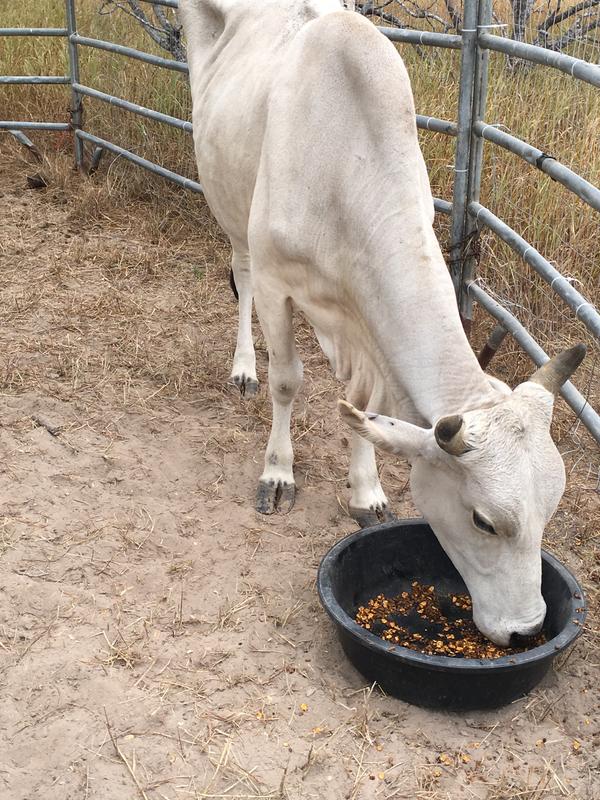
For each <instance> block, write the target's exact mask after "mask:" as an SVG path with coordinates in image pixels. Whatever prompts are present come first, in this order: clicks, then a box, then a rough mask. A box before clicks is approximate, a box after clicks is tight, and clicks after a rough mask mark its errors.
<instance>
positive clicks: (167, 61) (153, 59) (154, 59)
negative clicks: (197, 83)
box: [69, 33, 188, 74]
mask: <svg viewBox="0 0 600 800" xmlns="http://www.w3.org/2000/svg"><path fill="white" fill-rule="evenodd" d="M69 41H70V42H71V43H72V44H76V45H81V46H83V47H93V48H95V49H97V50H106V51H107V52H109V53H116V54H117V55H120V56H127V58H135V59H137V60H138V61H144V62H145V63H146V64H154V65H155V66H156V67H164V68H165V69H172V70H175V71H176V72H185V73H186V74H187V72H188V67H187V64H185V63H184V62H182V61H175V59H174V58H162V56H155V55H152V53H146V52H145V51H144V50H136V49H135V48H134V47H125V45H122V44H114V42H106V41H104V39H91V38H90V37H89V36H79V34H78V33H72V34H71V36H69Z"/></svg>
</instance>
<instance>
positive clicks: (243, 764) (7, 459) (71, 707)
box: [0, 143, 600, 800]
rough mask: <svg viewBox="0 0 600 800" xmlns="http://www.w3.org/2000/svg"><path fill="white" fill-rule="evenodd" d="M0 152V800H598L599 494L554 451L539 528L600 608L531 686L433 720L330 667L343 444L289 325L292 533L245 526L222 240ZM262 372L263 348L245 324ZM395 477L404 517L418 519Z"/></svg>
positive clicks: (268, 521) (313, 359)
mask: <svg viewBox="0 0 600 800" xmlns="http://www.w3.org/2000/svg"><path fill="white" fill-rule="evenodd" d="M3 148H4V149H2V150H0V205H1V209H0V260H1V263H2V270H1V272H0V281H1V292H2V303H1V311H0V313H1V318H2V326H1V328H0V337H1V346H0V387H1V394H0V407H1V412H0V470H1V481H2V507H1V509H0V554H1V566H2V580H1V582H0V694H1V699H0V797H1V798H3V799H4V798H6V800H34V798H35V799H36V800H37V798H44V800H87V798H90V800H91V799H92V798H94V799H97V800H100V799H101V798H102V799H104V798H106V800H131V799H132V798H147V800H159V798H163V799H166V798H168V800H176V799H177V800H179V799H182V800H183V799H184V798H219V797H230V798H240V800H241V798H282V799H283V798H288V800H304V799H305V798H306V800H308V798H323V800H342V798H347V799H348V800H351V799H352V800H354V799H356V800H358V799H360V800H370V798H381V800H383V798H423V799H428V798H431V800H439V799H440V798H452V800H454V798H482V799H483V798H487V799H488V800H501V799H503V798H507V799H508V798H526V799H529V800H534V799H535V800H537V799H538V798H555V797H556V798H558V797H572V798H579V799H580V800H591V799H592V798H598V797H600V776H599V764H600V761H599V758H600V757H599V752H600V748H599V747H598V744H599V741H598V738H599V736H600V715H599V711H600V708H599V698H600V686H599V683H598V674H599V664H598V661H599V643H600V642H599V636H598V632H597V615H596V613H595V609H596V607H597V598H598V582H599V579H600V564H599V561H598V555H597V552H598V550H597V545H598V536H599V534H598V527H597V523H595V522H594V519H596V520H597V518H598V495H597V492H596V485H595V478H594V474H593V470H594V469H595V470H596V474H597V460H596V465H595V466H594V461H593V459H594V457H595V456H594V453H593V451H591V450H590V451H589V452H588V451H581V449H580V448H576V447H574V446H573V442H572V441H571V440H570V439H565V440H564V441H563V443H562V444H561V447H562V448H563V450H564V451H565V452H566V454H567V455H566V458H567V462H568V464H569V468H570V470H571V473H570V484H569V490H568V492H567V495H566V497H565V500H564V502H563V505H562V507H561V510H560V512H559V514H558V515H557V517H556V520H555V522H554V523H553V525H552V527H551V529H550V530H549V531H548V535H547V543H546V544H547V546H548V547H549V549H551V550H553V551H554V552H557V553H558V554H559V555H560V556H561V557H562V558H563V559H564V560H565V561H566V562H567V563H568V564H569V565H570V566H571V568H572V569H574V570H575V572H576V573H577V574H578V575H579V576H580V577H581V578H582V579H583V582H584V585H585V586H586V588H587V590H588V593H589V595H590V598H591V601H592V605H593V613H592V615H591V617H590V622H589V625H588V629H587V630H586V632H585V634H584V636H583V637H582V639H581V640H580V642H579V644H578V645H577V647H576V648H575V649H574V650H573V651H572V652H571V653H570V654H569V655H568V656H567V657H566V658H565V659H563V660H562V662H561V664H560V665H558V667H557V670H556V671H555V672H553V673H552V674H551V675H550V676H549V677H548V678H547V679H546V680H545V681H544V683H543V685H542V686H540V687H539V688H538V689H537V690H536V691H534V692H533V693H532V694H531V695H530V696H529V697H528V698H525V699H523V700H520V701H518V702H516V703H514V704H513V705H511V706H509V707H508V708H505V709H503V710H501V711H495V712H490V713H469V714H467V715H465V714H446V713H433V712H431V711H425V710H422V709H419V708H416V707H411V706H409V705H406V704H404V703H402V702H400V701H397V700H394V699H391V698H388V697H384V696H383V695H382V694H381V693H380V692H379V691H378V690H377V689H373V690H372V689H371V688H370V687H369V686H366V685H365V681H364V679H363V678H361V676H360V675H359V674H358V673H357V672H355V671H354V669H353V668H352V667H351V666H350V665H349V664H348V663H347V662H346V660H345V658H344V656H343V654H342V652H341V649H340V647H339V645H338V643H337V641H336V639H335V637H334V634H333V631H332V628H331V626H330V624H329V622H328V621H327V619H326V617H325V615H324V613H323V611H322V610H321V608H320V606H319V602H318V599H317V596H316V591H315V576H316V569H317V566H318V563H319V560H320V558H321V556H322V555H323V554H324V553H325V551H326V550H327V548H328V547H329V546H330V545H331V544H333V542H334V541H336V540H337V539H339V538H340V537H341V536H343V535H344V534H346V533H348V532H350V531H352V530H353V527H354V526H353V523H352V522H351V521H350V520H349V519H348V518H347V517H346V516H345V514H344V504H345V502H346V500H345V489H344V473H345V468H346V465H347V459H348V451H347V440H346V431H345V430H344V429H343V428H342V426H341V424H340V423H339V422H338V419H337V416H336V413H335V411H334V401H335V398H336V396H337V394H338V393H339V391H340V390H339V387H336V385H335V383H334V382H333V381H332V379H331V378H330V377H329V375H328V373H327V371H326V369H325V368H324V365H323V361H322V359H321V357H320V355H319V354H318V352H317V350H316V349H315V347H314V344H313V343H312V339H311V338H310V337H309V336H308V334H307V333H305V332H302V333H301V337H300V338H301V340H302V346H303V351H304V354H305V361H306V375H307V380H306V384H305V387H304V390H303V394H302V397H301V399H300V401H299V403H298V411H297V414H296V421H295V424H294V438H295V440H296V450H297V466H298V474H299V478H300V484H301V491H300V493H299V497H298V500H297V504H296V507H295V508H294V510H293V512H292V514H291V515H289V516H288V517H282V516H278V517H276V518H264V517H259V516H258V515H257V514H255V512H254V511H253V508H252V499H253V495H254V488H255V482H256V479H257V477H258V475H259V473H260V468H261V461H262V450H263V448H264V446H265V444H266V438H267V430H268V428H267V426H268V422H269V414H270V410H269V403H268V399H267V398H266V397H265V394H264V392H263V393H261V395H260V396H259V397H258V398H257V399H255V400H254V399H252V400H247V401H243V400H242V399H241V398H239V396H237V395H236V393H235V391H234V390H233V389H232V388H231V387H227V386H226V385H225V383H226V378H227V374H228V370H229V363H230V362H229V359H230V354H231V352H232V348H233V342H234V338H235V323H234V319H235V302H234V300H233V297H232V296H231V294H230V292H229V289H228V287H227V282H226V269H227V267H226V263H227V248H226V246H225V243H224V239H223V237H222V235H221V234H220V233H219V231H218V230H217V229H216V228H215V226H214V225H213V223H212V222H210V220H209V218H208V216H207V214H206V211H205V210H203V209H202V208H201V207H199V211H198V230H197V232H193V231H190V229H189V226H188V227H186V226H185V225H184V224H183V222H181V219H180V216H179V214H178V210H177V203H176V197H177V195H176V194H172V193H171V194H166V195H165V211H164V218H163V219H162V220H159V222H158V223H157V224H156V225H154V223H153V226H154V227H153V226H151V225H150V224H149V222H148V219H149V215H150V212H149V210H148V206H146V205H145V204H144V201H143V199H136V200H135V201H133V200H132V202H131V203H130V204H128V206H127V208H126V209H122V211H121V212H120V214H119V213H118V212H114V213H110V192H109V191H108V189H107V187H106V185H104V183H103V179H102V180H101V179H100V178H98V179H97V180H98V184H97V186H93V185H91V184H90V186H89V187H88V188H86V187H85V186H84V187H83V188H82V186H81V181H80V180H79V179H77V178H75V177H73V178H72V179H70V181H67V184H66V185H65V186H63V187H56V186H55V187H52V186H51V187H50V188H49V189H46V190H42V191H31V190H27V189H26V181H25V176H26V175H27V174H30V173H32V172H35V171H36V170H37V169H38V168H37V167H35V166H34V165H32V164H27V162H26V159H25V157H23V156H21V155H20V153H19V151H18V150H17V149H16V148H15V147H13V146H12V145H9V144H6V143H5V144H4V145H3ZM257 339H258V355H259V365H260V376H261V377H262V378H263V379H264V377H265V364H266V357H265V352H264V344H263V343H262V341H261V339H260V336H259V333H258V331H257ZM406 477H407V471H406V468H405V466H404V465H403V464H399V463H394V462H391V461H388V462H386V464H385V467H384V470H383V482H384V485H385V486H386V488H387V489H388V491H389V495H390V497H392V498H393V499H394V506H395V510H396V511H397V512H398V513H400V514H404V515H410V514H413V513H414V509H412V507H411V504H410V498H409V496H408V494H407V492H406V491H404V489H405V484H406Z"/></svg>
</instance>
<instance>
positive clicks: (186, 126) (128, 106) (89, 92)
mask: <svg viewBox="0 0 600 800" xmlns="http://www.w3.org/2000/svg"><path fill="white" fill-rule="evenodd" d="M73 89H75V91H77V92H79V94H84V95H86V96H87V97H93V98H94V99H96V100H101V101H102V102H104V103H108V104H109V105H111V106H116V107H117V108H122V109H124V110H125V111H131V112H132V113H133V114H138V115H139V116H141V117H147V118H148V119H153V120H156V122H164V124H165V125H171V127H173V128H179V129H180V130H182V131H186V132H187V133H191V132H192V123H191V122H187V121H186V120H184V119H179V117H172V116H170V115H169V114H163V113H162V112H161V111H155V110H154V109H153V108H146V106H140V105H138V104H137V103H130V102H129V100H122V99H121V98H120V97H114V96H113V95H112V94H106V93H105V92H100V91H98V89H92V88H91V87H90V86H84V85H83V84H81V83H74V84H73Z"/></svg>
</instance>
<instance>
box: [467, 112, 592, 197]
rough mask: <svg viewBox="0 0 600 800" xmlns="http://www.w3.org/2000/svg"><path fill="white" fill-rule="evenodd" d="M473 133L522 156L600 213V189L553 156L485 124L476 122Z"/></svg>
mask: <svg viewBox="0 0 600 800" xmlns="http://www.w3.org/2000/svg"><path fill="white" fill-rule="evenodd" d="M473 131H474V133H475V135H476V136H479V137H481V138H483V139H485V140H486V141H488V142H493V143H494V144H497V145H499V146H500V147H502V148H504V149H505V150H509V151H510V152H511V153H514V154H515V155H517V156H520V157H521V158H522V159H523V160H525V161H527V163H528V164H531V165H532V166H533V167H537V169H539V170H541V171H542V172H544V173H545V174H546V175H548V176H549V177H550V178H552V179H553V180H555V181H558V183H562V185H563V186H565V187H566V188H567V189H569V190H570V191H571V192H573V193H574V194H576V195H577V196H578V197H580V198H581V199H582V200H583V201H584V202H585V203H587V204H588V205H589V206H591V207H592V208H595V209H596V211H600V189H597V188H596V187H595V186H594V185H593V184H592V183H589V182H588V181H586V180H585V179H584V178H582V177H581V176H580V175H578V174H577V173H576V172H573V170H572V169H569V167H566V166H565V165H564V164H561V162H560V161H557V160H556V159H555V158H554V157H553V156H550V155H548V153H544V151H543V150H538V148H537V147H533V146H532V145H530V144H527V142H524V141H523V140H522V139H518V138H517V137H516V136H511V135H510V134H509V133H505V132H504V131H500V130H498V128H496V127H494V126H493V125H488V124H486V123H485V122H476V123H475V124H474V125H473Z"/></svg>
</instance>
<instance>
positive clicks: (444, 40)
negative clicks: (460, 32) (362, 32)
mask: <svg viewBox="0 0 600 800" xmlns="http://www.w3.org/2000/svg"><path fill="white" fill-rule="evenodd" d="M377 30H378V31H379V32H380V33H383V35H384V36H387V38H388V39H389V40H390V41H392V42H406V43H407V44H422V45H425V46H429V47H445V48H449V49H451V50H460V48H461V43H462V37H460V36H457V35H455V34H453V33H436V32H435V31H414V30H412V29H410V28H385V27H382V26H380V25H378V26H377Z"/></svg>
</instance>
